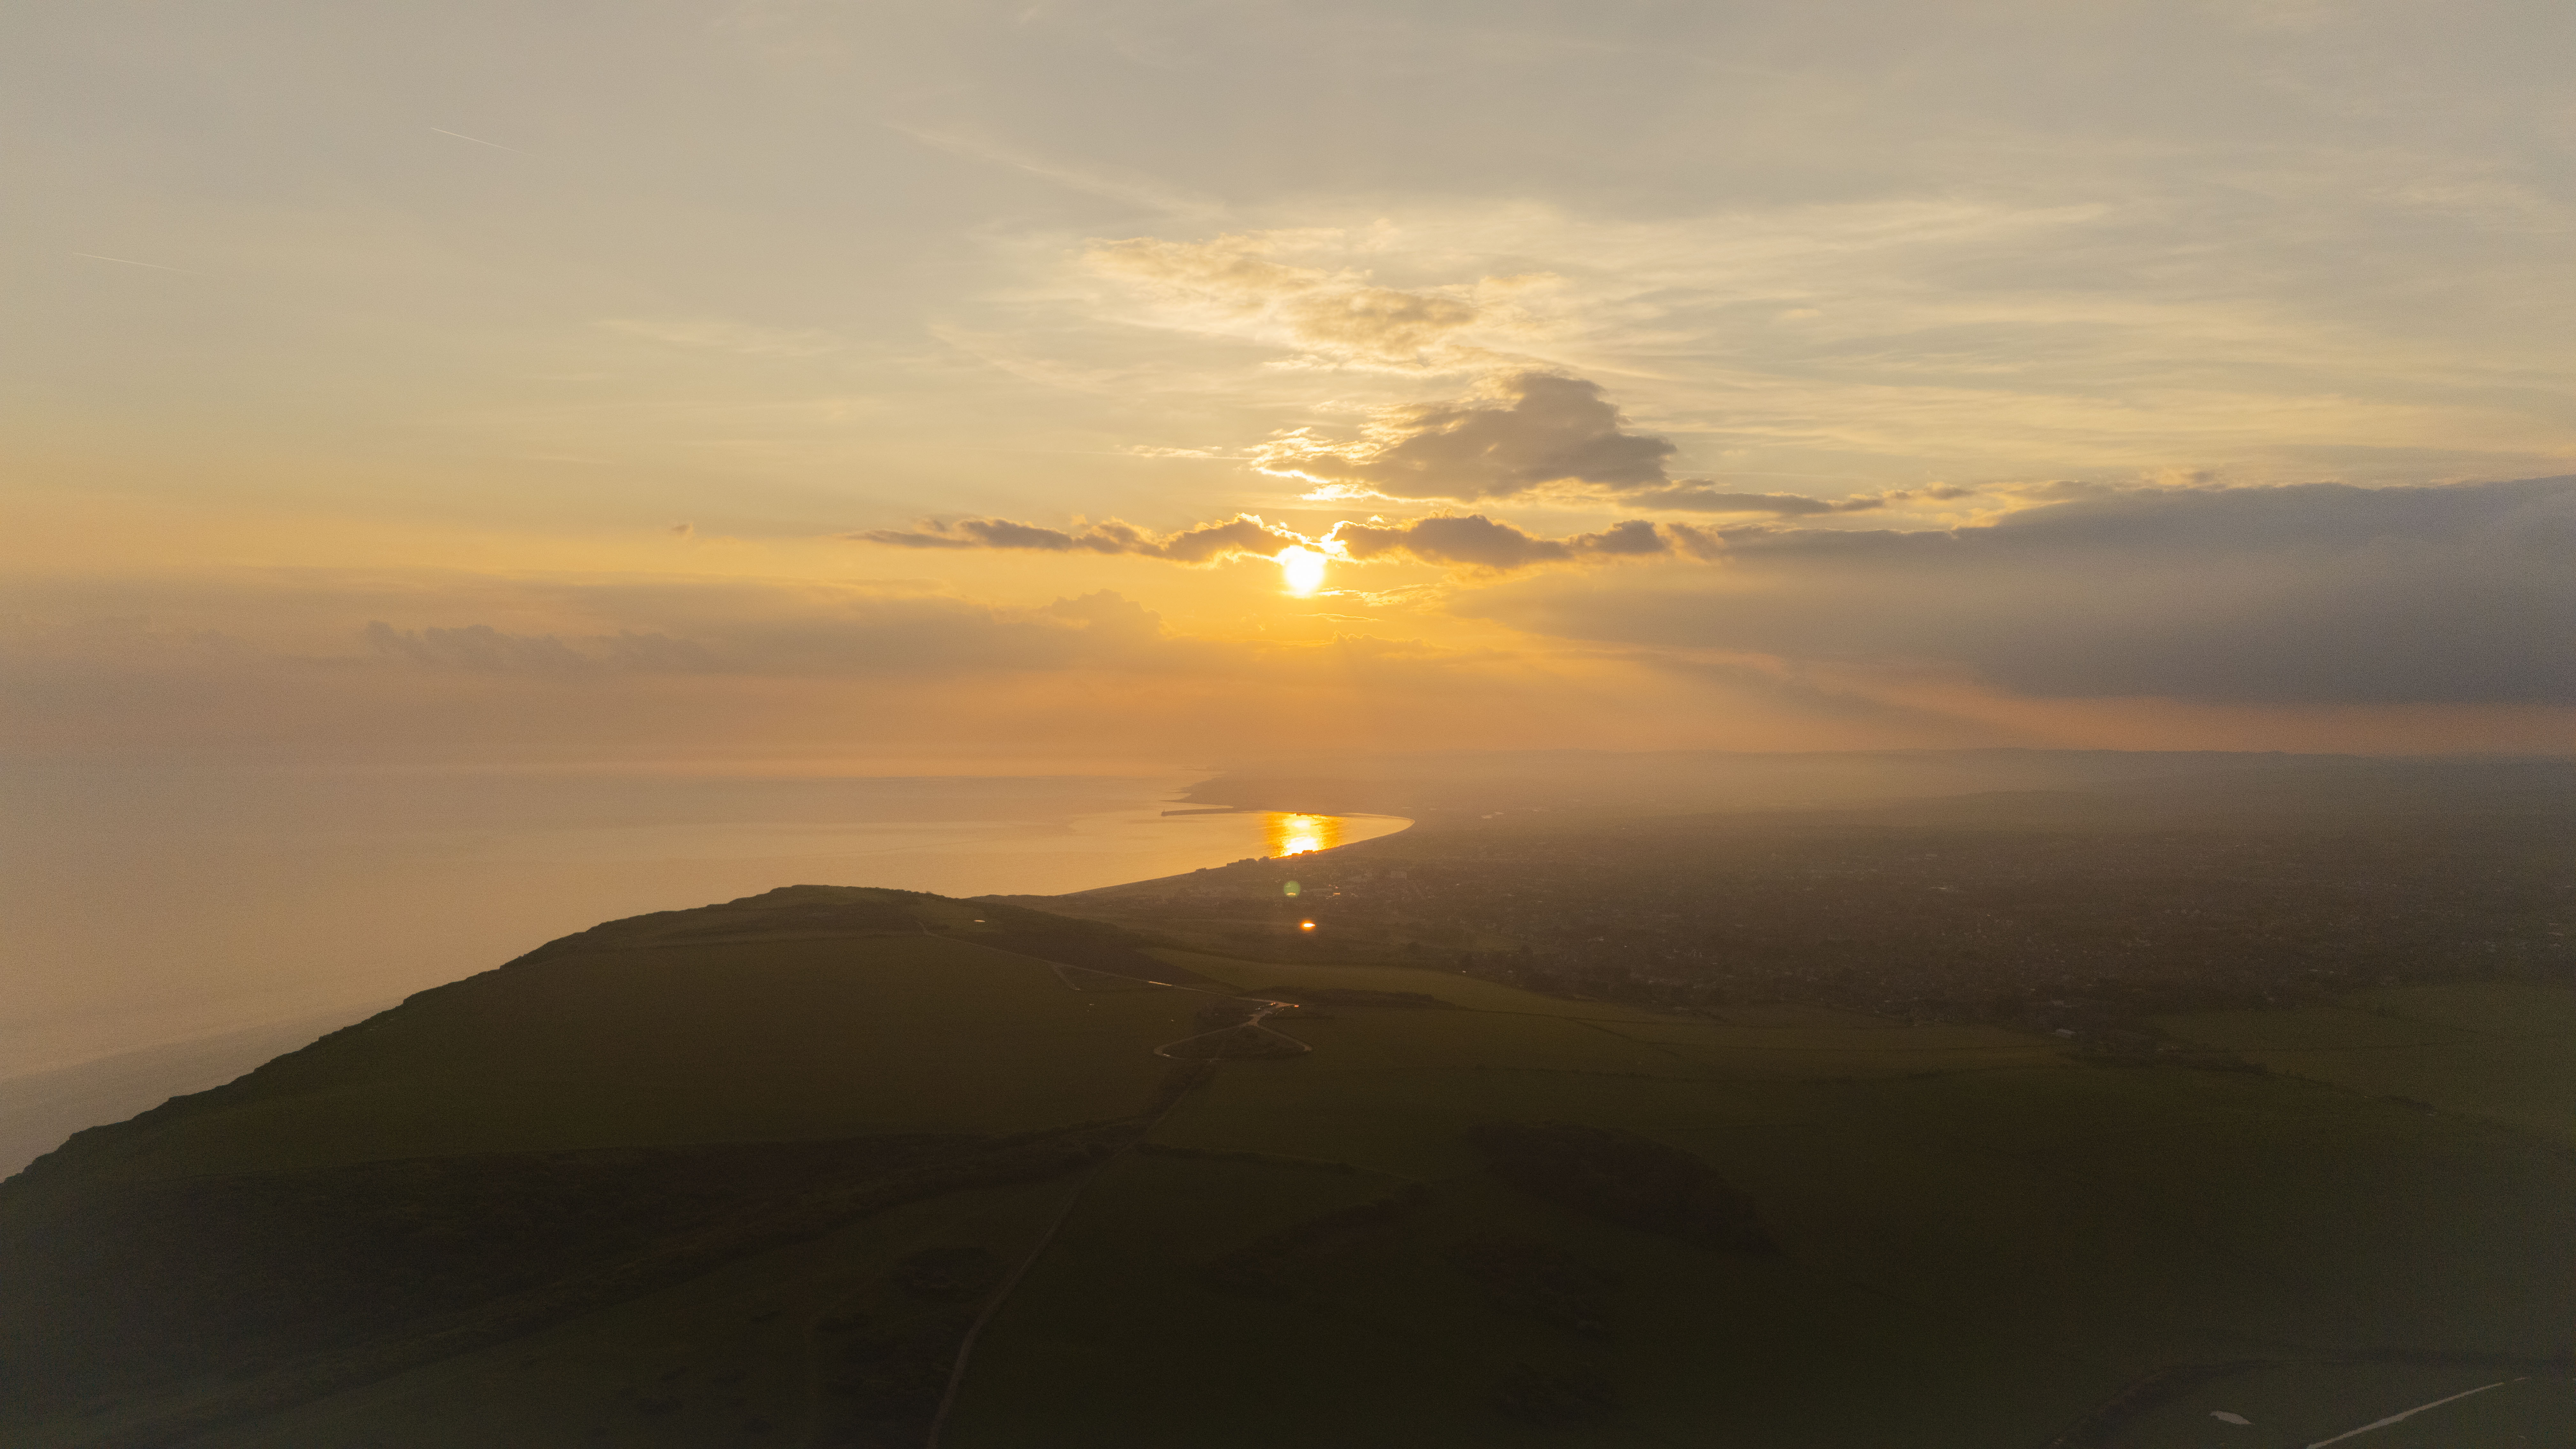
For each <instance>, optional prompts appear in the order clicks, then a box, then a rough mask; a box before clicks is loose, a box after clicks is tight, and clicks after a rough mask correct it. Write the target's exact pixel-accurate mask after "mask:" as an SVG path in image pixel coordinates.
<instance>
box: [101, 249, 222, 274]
mask: <svg viewBox="0 0 2576 1449" xmlns="http://www.w3.org/2000/svg"><path fill="white" fill-rule="evenodd" d="M68 255H71V256H75V257H87V258H89V259H90V260H91V261H93V262H115V263H117V264H118V265H120V266H128V267H150V268H151V269H152V270H154V271H156V272H177V273H178V274H179V275H180V276H183V277H202V276H204V275H205V273H203V272H191V271H187V270H185V269H184V268H180V267H165V266H163V265H161V264H160V263H159V262H138V261H136V260H134V259H133V258H132V257H103V256H100V255H99V254H98V253H96V252H72V253H69V254H68Z"/></svg>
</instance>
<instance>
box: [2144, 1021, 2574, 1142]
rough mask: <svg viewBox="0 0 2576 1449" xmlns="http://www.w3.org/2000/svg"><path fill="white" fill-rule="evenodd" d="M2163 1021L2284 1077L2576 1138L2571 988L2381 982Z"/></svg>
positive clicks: (2183, 1033)
mask: <svg viewBox="0 0 2576 1449" xmlns="http://www.w3.org/2000/svg"><path fill="white" fill-rule="evenodd" d="M2163 1024H2164V1025H2165V1027H2166V1028H2167V1029H2168V1030H2170V1031H2172V1032H2173V1033H2175V1034H2176V1035H2178V1036H2183V1037H2187V1038H2189V1039H2191V1040H2194V1041H2200V1042H2205V1043H2208V1044H2209V1045H2212V1046H2221V1047H2228V1048H2231V1049H2234V1050H2235V1051H2237V1052H2238V1053H2240V1054H2241V1055H2243V1056H2245V1057H2247V1058H2249V1059H2250V1060H2253V1061H2258V1062H2261V1063H2262V1064H2263V1065H2264V1066H2267V1067H2269V1068H2271V1069H2272V1070H2273V1071H2275V1072H2280V1073H2283V1074H2285V1075H2289V1076H2298V1077H2306V1078H2309V1079H2312V1080H2315V1081H2320V1082H2331V1083H2333V1084H2334V1085H2336V1086H2339V1087H2346V1088H2349V1089H2351V1090H2353V1091H2356V1092H2363V1093H2367V1094H2369V1095H2372V1096H2377V1097H2388V1098H2400V1099H2404V1100H2405V1101H2406V1102H2407V1103H2409V1104H2410V1105H2412V1106H2413V1107H2414V1108H2415V1109H2416V1110H2419V1111H2440V1112H2446V1113H2455V1114H2458V1115H2460V1116H2463V1117H2474V1118H2479V1119H2483V1120H2486V1121H2490V1122H2500V1123H2505V1124H2508V1125H2511V1126H2514V1127H2519V1128H2522V1129H2524V1130H2526V1131H2530V1132H2534V1133H2538V1134H2542V1135H2545V1136H2549V1137H2552V1138H2555V1139H2556V1140H2558V1141H2560V1142H2562V1143H2566V1144H2569V1145H2571V1146H2576V992H2569V991H2566V990H2563V989H2560V988H2556V987H2549V986H2539V985H2531V984H2519V985H2517V984H2483V985H2449V986H2407V987H2389V988H2383V989H2378V990H2371V991H2362V992H2357V993H2355V994H2354V995H2353V997H2352V999H2351V1000H2350V1001H2349V1002H2348V1003H2346V1004H2344V1005H2342V1006H2338V1007H2311V1008H2308V1009H2305V1010H2299V1011H2272V1012H2211V1013H2206V1014H2202V1015H2195V1016H2185V1017H2172V1018H2167V1019H2166V1021H2165V1022H2164V1023H2163Z"/></svg>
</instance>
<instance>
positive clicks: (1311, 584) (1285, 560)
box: [1278, 546, 1327, 598]
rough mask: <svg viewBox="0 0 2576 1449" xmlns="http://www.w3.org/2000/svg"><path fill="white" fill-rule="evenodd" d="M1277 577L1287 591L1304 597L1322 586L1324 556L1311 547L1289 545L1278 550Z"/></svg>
mask: <svg viewBox="0 0 2576 1449" xmlns="http://www.w3.org/2000/svg"><path fill="white" fill-rule="evenodd" d="M1278 562H1279V577H1280V579H1281V580H1282V581H1283V582H1285V583H1286V584H1287V585H1288V592H1290V593H1292V594H1295V595H1297V596H1298V597H1299V598H1304V597H1305V596H1306V595H1308V594H1311V593H1313V592H1315V591H1316V590H1317V589H1320V588H1322V587H1323V586H1324V565H1325V563H1326V562H1327V560H1326V559H1325V557H1324V556H1323V555H1322V554H1320V553H1317V552H1315V551H1314V550H1313V549H1311V548H1306V547H1303V546H1291V547H1288V548H1283V549H1281V550H1279V559H1278Z"/></svg>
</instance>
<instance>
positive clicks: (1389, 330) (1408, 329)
mask: <svg viewBox="0 0 2576 1449" xmlns="http://www.w3.org/2000/svg"><path fill="white" fill-rule="evenodd" d="M1280 245H1281V243H1280V241H1279V239H1277V238H1274V237H1268V236H1221V237H1217V238H1215V239H1214V240H1211V241H1203V242H1180V241H1166V240H1163V239H1160V238H1156V237H1133V238H1129V239H1127V240H1123V241H1109V242H1100V243H1096V244H1094V245H1093V246H1092V247H1091V249H1090V250H1089V251H1088V252H1086V253H1085V254H1084V257H1083V261H1084V264H1085V265H1086V266H1087V267H1088V268H1089V269H1090V270H1091V271H1093V272H1094V273H1096V274H1098V275H1101V276H1105V277H1109V278H1112V279H1114V280H1117V281H1120V282H1123V283H1125V284H1127V285H1128V286H1130V287H1133V288H1135V289H1136V290H1138V291H1141V292H1143V293H1145V294H1146V295H1147V296H1149V297H1151V298H1153V299H1154V300H1155V301H1156V302H1157V303H1158V304H1159V305H1160V307H1161V317H1162V320H1163V321H1164V322H1166V323H1167V324H1169V325H1173V326H1179V327H1183V328H1187V329H1190V330H1199V331H1214V332H1229V333H1235V334H1239V335H1242V336H1244V337H1247V338H1250V339H1253V340H1257V341H1263V342H1268V343H1272V344H1274V345H1277V346H1282V347H1285V348H1287V349H1289V350H1290V351H1291V352H1292V353H1293V354H1294V355H1295V359H1296V361H1297V362H1298V363H1301V364H1304V365H1318V366H1330V367H1342V368H1360V369H1366V370H1373V371H1385V372H1411V373H1424V372H1450V371H1457V370H1460V369H1464V368H1473V367H1491V366H1494V365H1496V364H1497V363H1498V362H1500V361H1502V360H1503V359H1502V355H1501V354H1499V353H1497V352H1495V351H1494V350H1493V349H1492V347H1491V346H1490V345H1488V343H1487V342H1485V341H1479V340H1478V338H1479V334H1486V335H1489V336H1490V335H1493V334H1509V333H1512V332H1514V331H1516V330H1518V329H1520V328H1521V327H1523V326H1524V325H1525V322H1526V319H1525V318H1524V317H1523V315H1522V314H1521V312H1520V311H1519V309H1518V308H1517V307H1516V306H1515V305H1514V297H1515V295H1516V294H1518V293H1520V292H1523V291H1525V290H1527V289H1528V288H1530V287H1533V286H1536V285H1540V284H1543V283H1545V282H1546V281H1548V280H1550V279H1549V278H1546V277H1542V276H1523V277H1485V278H1480V279H1478V280H1476V281H1473V282H1467V283H1461V284H1455V285H1448V286H1438V287H1424V288H1415V289H1410V290H1408V289H1405V288H1401V287H1389V286H1384V285H1381V284H1379V283H1377V282H1375V281H1373V280H1372V279H1371V278H1370V276H1369V274H1368V273H1366V272H1364V271H1359V270H1356V269H1353V268H1348V267H1344V268H1339V269H1333V268H1325V267H1315V266H1300V265H1296V264H1294V263H1290V262H1286V261H1281V260H1279V259H1278V257H1277V255H1276V253H1277V251H1278V250H1279V249H1280Z"/></svg>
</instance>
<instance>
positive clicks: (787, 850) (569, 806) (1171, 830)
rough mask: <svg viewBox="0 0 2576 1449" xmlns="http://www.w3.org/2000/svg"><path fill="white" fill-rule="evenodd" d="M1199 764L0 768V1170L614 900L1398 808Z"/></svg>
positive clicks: (1062, 863)
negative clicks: (1312, 809)
mask: <svg viewBox="0 0 2576 1449" xmlns="http://www.w3.org/2000/svg"><path fill="white" fill-rule="evenodd" d="M1204 778H1206V772H1204V771H1198V772H1188V771H1177V770H1175V771H1169V772H1162V773H1148V774H1125V775H1025V776H810V777H800V776H795V775H777V774H741V773H719V774H693V773H688V772H679V771H672V772H654V773H643V774H637V773H609V772H589V771H580V770H548V771H491V770H484V771H437V770H415V771H383V770H378V771H364V770H339V771H334V770H317V769H255V768H190V767H168V768H132V767H117V768H106V767H95V768H92V767H78V766H53V767H41V768H35V769H29V770H20V771H17V772H13V773H12V774H11V775H10V776H9V777H8V779H7V781H6V785H7V795H8V810H7V812H6V816H5V822H0V1174H5V1173H7V1172H10V1171H14V1170H15V1169H16V1168H17V1166H19V1165H20V1164H21V1162H22V1161H23V1160H24V1159H25V1158H26V1157H31V1156H33V1155H34V1153H35V1152H39V1151H43V1150H47V1149H48V1148H49V1147H50V1146H52V1145H53V1143H54V1142H58V1141H59V1140H60V1135H59V1134H60V1131H67V1130H70V1129H69V1128H68V1127H64V1126H63V1124H64V1123H67V1122H68V1123H70V1124H71V1125H72V1126H85V1125H90V1123H91V1122H103V1121H113V1120H119V1119H121V1118H122V1117H124V1116H129V1115H131V1114H132V1113H133V1112H135V1111H140V1110H142V1109H143V1108H145V1107H149V1106H152V1105H155V1104H156V1103H158V1102H159V1101H160V1100H162V1099H163V1098H165V1097H167V1096H169V1095H172V1094H173V1093H176V1092H180V1091H197V1090H203V1089H204V1088H206V1087H210V1086H215V1085H219V1084H220V1083H222V1082H223V1081H227V1080H230V1079H231V1077H233V1076H235V1075H238V1074H239V1073H240V1072H241V1071H246V1070H248V1069H249V1068H250V1067H252V1066H256V1065H257V1064H258V1063H259V1062H261V1061H264V1060H266V1059H267V1058H268V1057H270V1056H273V1055H276V1054H277V1053H279V1052H282V1051H287V1050H292V1049H293V1048H294V1047H296V1046H300V1045H302V1044H303V1043H304V1042H307V1041H310V1040H312V1039H313V1038H314V1037H316V1036H319V1035H321V1034H323V1033H324V1032H327V1031H331V1030H335V1029H337V1028H338V1027H341V1026H344V1025H347V1024H349V1023H350V1022H353V1021H357V1020H360V1019H362V1018H363V1017H365V1016H368V1015H370V1014H372V1013H374V1012H375V1011H378V1010H381V1009H383V1008H384V1007H387V1006H390V1005H392V1004H394V1003H396V1002H398V1001H400V1000H401V999H402V998H403V997H404V996H406V995H408V994H410V993H412V992H415V991H419V990H423V989H425V988H428V987H431V986H436V985H439V984H441V983H443V982H447V981H453V980H456V979H458V978H460V977H464V976H468V975H471V974H473V973H475V972H477V971H483V970H488V969H490V968H492V967H494V966H498V965H500V964H501V963H502V962H504V961H507V960H509V959H510V958H512V957H514V956H517V955H519V954H520V953H522V952H524V951H527V950H529V949H531V948H533V947H535V946H537V945H539V944H541V943H542V942H545V941H548V940H551V939H553V938H555V937H557V936H562V935H567V934H569V933H571V932H574V931H578V930H582V929H584V928H585V927H588V926H592V925H596V924H598V923H599V922H601V921H605V920H614V919H616V918H618V917H621V916H631V915H638V914H642V913H644V912H647V911H658V910H673V909H684V908H687V907H691V906H699V905H705V904H709V903H711V902H716V901H724V900H732V899H737V898H739V897H742V896H749V895H756V894H759V893H760V892H762V891H766V890H769V889H771V888H773V887H776V886H782V885H796V884H805V883H820V884H830V885H874V886H892V887H897V888H900V889H904V890H921V891H936V892H939V893H941V894H943V895H982V894H1026V895H1055V894H1060V893H1063V892H1067V891H1077V890H1085V889H1089V888H1092V887H1096V886H1105V885H1116V884H1119V883H1121V882H1125V881H1133V880H1148V879H1153V878H1155V877H1158V876H1167V875H1178V874H1183V873H1185V872H1188V871H1191V870H1196V869H1199V868H1201V867H1207V866H1217V865H1223V864H1226V863H1228V862H1231V861H1236V860H1242V859H1246V858H1249V857H1255V856H1264V855H1270V856H1278V855H1289V854H1296V853H1301V852H1303V851H1307V850H1314V849H1322V848H1329V847H1331V846H1333V845H1339V844H1349V843H1355V842H1357V841H1360V840H1366V839H1369V838H1372V837H1374V836H1379V835H1384V834H1387V833H1390V832H1392V831H1396V830H1400V829H1403V828H1404V827H1405V826H1406V825H1407V824H1409V823H1410V822H1409V821H1405V820H1402V819H1398V818H1395V817H1391V816H1326V815H1290V814H1285V813H1281V812H1262V811H1218V812H1209V811H1207V810H1205V809H1204V808H1202V807H1197V806H1193V805H1191V804H1189V803H1188V802H1187V801H1186V800H1185V799H1183V798H1182V796H1183V793H1184V792H1185V791H1186V790H1187V789H1188V787H1189V786H1190V785H1191V784H1192V783H1193V782H1195V781H1197V780H1200V779H1204ZM75 1119H86V1120H75ZM58 1129H59V1130H58ZM49 1135H50V1137H51V1140H44V1139H47V1138H48V1136H49ZM40 1141H41V1142H42V1145H40V1146H30V1145H29V1144H33V1143H37V1142H40Z"/></svg>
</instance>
